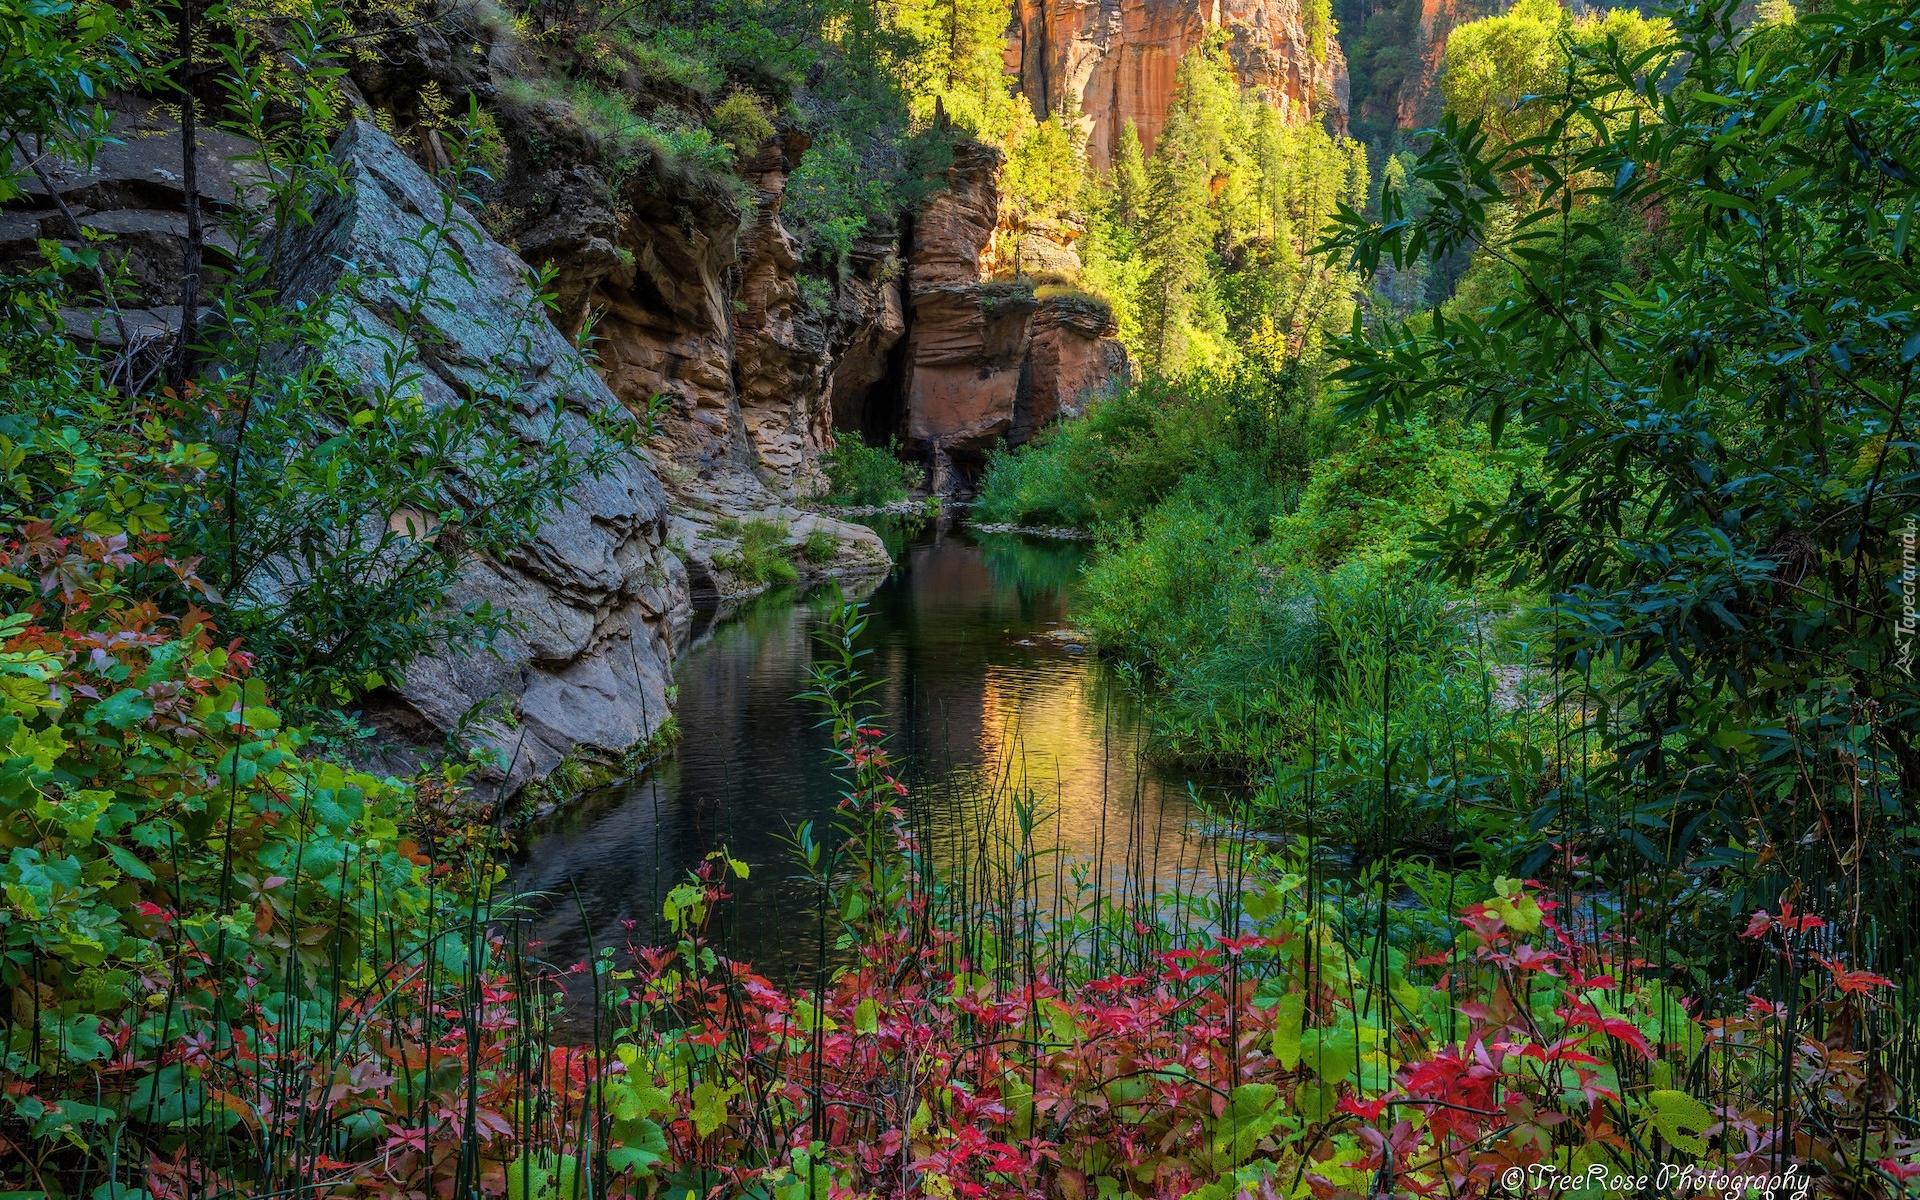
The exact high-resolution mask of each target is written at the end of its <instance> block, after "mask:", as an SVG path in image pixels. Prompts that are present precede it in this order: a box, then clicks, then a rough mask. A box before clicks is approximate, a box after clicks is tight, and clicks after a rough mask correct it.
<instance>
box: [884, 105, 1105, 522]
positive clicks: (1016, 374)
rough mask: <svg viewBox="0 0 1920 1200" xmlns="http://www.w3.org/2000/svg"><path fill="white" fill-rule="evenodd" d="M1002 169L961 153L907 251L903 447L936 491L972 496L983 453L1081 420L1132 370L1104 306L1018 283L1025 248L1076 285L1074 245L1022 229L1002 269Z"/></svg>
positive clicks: (987, 157) (985, 150)
mask: <svg viewBox="0 0 1920 1200" xmlns="http://www.w3.org/2000/svg"><path fill="white" fill-rule="evenodd" d="M1001 166H1002V159H1001V155H1000V152H999V151H998V150H995V149H994V148H993V147H991V146H985V145H981V144H980V143H978V142H962V143H960V144H959V145H958V146H956V147H955V149H954V155H953V163H952V165H951V166H950V167H949V168H948V169H947V173H946V186H945V187H944V188H943V189H942V190H940V191H939V192H936V193H935V194H934V195H933V196H932V197H931V198H930V199H929V200H928V201H927V203H926V205H925V207H924V208H923V209H922V211H921V214H920V216H919V219H918V220H916V221H915V222H914V226H913V237H912V241H911V245H910V246H909V247H908V251H907V308H908V335H907V346H906V356H905V357H906V371H905V378H904V380H903V387H904V391H905V396H904V402H905V425H906V430H905V438H904V441H905V444H906V447H907V449H908V451H909V452H910V453H913V454H915V455H919V456H922V457H923V458H924V459H925V461H926V462H927V463H928V467H929V479H930V484H931V486H932V488H933V489H934V490H935V491H936V492H939V493H941V494H943V495H965V494H967V493H969V492H970V491H971V490H972V483H973V481H974V480H975V479H976V478H978V476H979V474H980V471H981V469H982V468H983V467H984V466H985V462H986V456H987V454H988V452H989V451H991V450H993V449H994V448H995V447H997V446H1000V445H1002V444H1006V443H1013V444H1019V443H1020V442H1023V441H1025V440H1027V439H1028V438H1030V437H1031V436H1032V435H1033V433H1034V432H1035V431H1037V430H1038V429H1039V428H1040V427H1041V426H1043V425H1045V424H1047V423H1048V422H1050V421H1052V420H1053V419H1055V418H1056V417H1058V416H1059V415H1060V414H1062V413H1063V412H1064V413H1069V414H1071V413H1074V412H1076V411H1077V410H1078V406H1079V405H1080V404H1082V403H1084V401H1085V399H1086V397H1087V396H1089V395H1091V394H1093V393H1094V392H1096V391H1098V390H1099V389H1100V388H1102V387H1104V386H1106V385H1107V384H1108V383H1110V382H1111V381H1113V380H1114V379H1117V378H1121V377H1123V376H1124V375H1125V374H1126V372H1127V370H1128V366H1127V357H1126V352H1125V350H1123V349H1122V348H1121V346H1120V343H1119V342H1118V341H1116V340H1114V338H1113V333H1114V328H1113V319H1112V315H1111V313H1110V312H1109V311H1108V310H1107V307H1106V305H1105V304H1103V303H1101V302H1100V301H1098V300H1097V299H1095V298H1093V297H1091V296H1088V295H1086V294H1084V293H1081V292H1077V291H1074V290H1073V289H1072V288H1070V287H1062V286H1057V285H1056V286H1043V287H1039V288H1036V287H1035V285H1034V282H1033V280H1032V279H1031V278H1027V277H1023V272H1022V270H1021V266H1020V260H1022V259H1024V258H1026V257H1027V255H1028V253H1031V250H1030V249H1029V250H1027V251H1022V250H1021V249H1020V247H1022V246H1025V245H1026V243H1027V242H1029V241H1031V242H1033V243H1034V244H1036V245H1038V244H1045V245H1046V246H1047V247H1048V248H1049V249H1048V251H1047V253H1046V261H1047V262H1048V263H1049V264H1050V267H1051V269H1050V270H1049V272H1048V273H1047V276H1046V277H1047V278H1050V279H1071V278H1072V276H1073V275H1075V274H1077V273H1078V270H1079V259H1078V257H1077V256H1076V255H1075V254H1074V252H1073V250H1072V248H1071V246H1070V245H1063V244H1061V243H1060V242H1055V241H1051V240H1049V239H1048V238H1047V237H1046V236H1044V233H1045V231H1028V232H1027V233H1026V235H1025V236H1024V237H1022V238H1020V239H1018V240H1015V241H1013V242H1012V245H1014V246H1015V247H1016V249H1015V251H1014V254H1013V258H1014V261H1013V262H1010V263H1003V262H1000V261H999V253H998V252H999V251H1000V250H1001V248H1002V247H1004V246H1006V245H1007V244H1008V241H1007V239H1005V238H1003V237H998V236H996V235H997V234H1002V233H1005V232H1007V230H1006V228H1005V220H1006V218H1005V215H1004V214H1003V213H1002V212H1001V206H1000V187H999V179H1000V170H1001ZM1061 236H1062V237H1063V240H1064V235H1061Z"/></svg>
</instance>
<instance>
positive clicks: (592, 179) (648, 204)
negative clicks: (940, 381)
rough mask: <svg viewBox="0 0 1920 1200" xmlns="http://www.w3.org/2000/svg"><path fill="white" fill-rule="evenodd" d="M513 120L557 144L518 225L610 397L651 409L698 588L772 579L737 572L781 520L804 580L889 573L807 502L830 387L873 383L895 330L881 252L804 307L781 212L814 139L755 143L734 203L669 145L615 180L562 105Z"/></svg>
mask: <svg viewBox="0 0 1920 1200" xmlns="http://www.w3.org/2000/svg"><path fill="white" fill-rule="evenodd" d="M513 121H514V123H515V125H516V127H518V128H520V129H522V130H532V131H537V134H538V136H537V137H534V138H529V139H528V140H529V141H536V142H538V143H539V144H541V145H544V146H546V147H548V148H549V152H548V153H547V154H546V155H545V156H544V157H543V159H542V160H541V161H535V160H534V157H533V156H532V155H530V154H524V153H523V154H522V156H521V160H520V161H519V162H518V163H517V164H516V170H515V172H514V173H513V175H512V178H513V180H514V182H513V185H512V194H513V196H514V197H515V198H516V200H518V201H520V202H521V203H523V204H525V208H524V210H522V211H521V212H520V216H519V220H518V222H517V225H516V231H515V232H514V233H513V234H512V236H513V238H514V240H515V242H516V244H518V245H519V247H520V248H521V251H522V252H523V253H525V254H527V255H529V256H530V257H532V258H535V259H536V260H538V261H542V262H546V263H549V264H551V265H552V266H553V267H554V268H555V269H556V270H557V272H558V276H559V278H560V279H561V280H562V281H564V286H563V288H562V293H561V312H560V317H561V321H562V324H563V326H565V327H569V328H580V327H583V326H587V325H589V324H590V326H591V332H592V336H593V339H594V348H595V351H596V353H597V355H598V359H599V366H600V371H601V374H602V376H603V377H604V378H605V380H606V382H607V385H608V386H609V387H610V388H611V389H612V390H613V393H614V395H615V396H617V397H619V399H620V400H621V401H622V402H623V403H624V404H626V406H627V407H628V408H629V409H630V410H631V411H633V412H634V413H636V414H648V413H651V414H652V415H653V418H654V419H655V421H656V424H657V433H656V436H655V437H654V438H653V439H652V441H651V443H650V444H651V445H652V446H653V448H654V449H655V450H656V452H657V456H658V459H659V466H660V477H661V481H662V482H663V484H664V485H665V487H666V490H667V494H668V497H669V500H670V509H671V514H672V515H671V523H672V533H671V536H672V540H673V543H674V546H675V548H676V549H677V551H678V552H679V553H680V555H681V557H682V558H683V559H684V560H685V562H686V564H687V567H688V570H689V572H690V573H691V580H692V587H693V593H694V596H695V598H696V599H700V600H716V599H723V598H730V597H738V596H741V595H743V594H748V593H751V592H753V591H756V590H759V589H761V588H763V587H764V586H765V581H764V580H763V579H760V578H756V577H755V576H754V575H753V574H752V573H751V572H750V571H747V570H743V567H744V566H745V565H746V564H745V563H744V562H743V560H742V557H741V544H742V540H743V529H744V527H745V526H747V525H750V524H753V523H755V522H759V523H763V524H770V525H772V526H774V527H775V528H776V529H777V531H778V537H779V538H780V539H781V540H782V541H783V542H784V543H785V545H786V546H787V548H788V550H789V554H788V557H789V559H790V561H791V562H792V563H793V565H794V567H795V568H796V569H797V570H798V572H799V573H800V575H801V577H802V578H803V579H806V578H820V577H825V576H835V575H862V574H872V573H875V572H879V571H884V570H886V568H887V567H888V566H889V565H890V560H889V559H888V556H887V553H886V549H885V547H884V546H883V545H882V544H881V541H880V538H879V536H878V535H877V534H875V533H874V532H873V531H872V530H870V529H868V528H866V527H865V526H862V525H856V524H853V523H850V522H845V521H839V520H835V519H834V518H832V517H829V516H825V515H822V514H819V513H816V512H813V511H810V510H809V509H807V508H806V507H804V505H803V504H802V502H803V501H805V500H807V499H808V498H810V497H812V496H814V495H817V494H818V493H819V492H821V491H822V490H824V486H825V478H824V475H823V474H822V472H821V469H820V457H821V455H822V454H824V453H826V452H827V451H829V450H830V449H831V448H832V446H833V389H834V387H835V386H836V385H837V384H838V383H839V382H840V381H841V380H842V379H844V380H845V381H846V386H848V387H850V388H861V387H865V386H869V385H870V384H871V382H872V380H873V379H874V378H877V377H878V374H879V373H880V371H881V370H882V368H876V367H875V366H874V365H873V364H874V363H875V362H876V361H878V362H881V363H884V361H885V357H886V354H887V352H888V351H889V350H890V349H891V346H892V341H893V340H894V339H895V338H897V337H898V336H899V329H900V326H901V316H900V314H901V306H900V304H899V302H898V300H897V298H890V297H888V296H886V295H884V292H885V290H886V285H885V284H884V283H883V282H880V281H879V279H878V277H879V276H880V275H881V274H883V273H884V265H885V264H884V263H869V264H865V265H864V266H862V267H860V268H858V269H856V270H855V272H854V273H853V279H852V280H851V281H850V283H849V285H848V286H846V287H843V288H842V289H841V291H842V293H844V295H843V296H838V297H836V298H835V300H834V302H833V303H831V304H830V305H828V306H827V307H826V308H825V309H824V310H820V311H816V309H814V308H813V307H811V306H809V305H808V304H806V303H805V302H804V301H803V298H802V295H801V292H800V286H799V266H800V262H799V246H798V244H797V242H796V240H795V239H794V237H793V235H792V234H791V233H790V232H789V231H788V230H787V229H786V227H785V225H784V224H783V223H782V222H781V219H780V208H781V203H782V200H783V197H784V194H785V189H786V179H787V176H788V174H789V173H790V172H791V171H792V169H793V167H794V165H795V164H796V163H797V162H798V160H799V158H800V156H801V155H802V154H804V153H805V151H806V147H807V141H806V138H805V137H804V136H802V135H800V134H799V133H797V132H795V131H792V130H787V131H785V132H781V133H776V134H775V135H774V136H773V137H771V138H769V139H767V140H766V141H765V142H763V143H762V144H761V145H760V146H759V147H757V148H754V149H752V150H750V151H749V152H748V153H747V154H745V155H744V156H743V157H742V159H741V162H740V164H739V174H740V176H741V178H742V179H743V180H744V181H745V182H746V184H747V187H748V193H749V194H748V195H747V196H745V197H741V196H739V195H736V194H735V193H734V192H733V191H732V190H731V189H730V188H729V187H728V186H727V183H726V182H725V181H724V180H721V179H718V178H716V177H713V176H710V175H706V174H703V173H700V172H697V171H688V170H682V169H679V168H677V167H675V166H674V165H673V164H672V163H670V162H669V161H667V159H666V158H665V156H663V155H655V156H652V157H651V158H649V159H648V160H647V162H646V163H645V165H644V166H643V167H642V168H641V169H638V170H636V171H634V172H633V174H632V177H631V178H629V179H627V180H626V181H625V182H624V183H623V184H621V185H620V186H619V187H618V188H615V187H613V186H611V185H609V184H608V183H607V182H606V181H605V179H604V178H603V177H602V176H601V175H600V173H599V172H598V171H597V170H596V169H595V168H594V167H593V166H592V165H590V163H591V160H592V155H591V153H590V152H589V150H588V148H587V147H586V146H585V145H584V144H583V143H584V138H585V135H584V132H583V131H581V130H579V129H577V128H575V127H574V125H573V118H572V117H571V116H570V114H568V113H567V112H566V111H565V110H564V108H562V107H561V106H559V105H548V106H546V107H544V108H534V109H529V110H525V111H521V112H517V113H514V114H513ZM575 143H581V144H579V145H578V148H577V149H575V148H574V144H575ZM555 148H558V149H559V152H558V153H555V152H553V151H554V149H555ZM743 200H744V202H743ZM527 201H537V203H526V202H527ZM850 310H857V311H850ZM803 548H807V549H810V550H811V553H803V552H802V551H803Z"/></svg>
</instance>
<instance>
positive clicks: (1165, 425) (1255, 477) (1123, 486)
mask: <svg viewBox="0 0 1920 1200" xmlns="http://www.w3.org/2000/svg"><path fill="white" fill-rule="evenodd" d="M1310 414H1311V399H1310V392H1309V389H1308V388H1307V386H1306V380H1305V379H1304V377H1303V376H1302V374H1301V372H1300V371H1299V370H1298V369H1297V368H1288V369H1286V370H1282V371H1268V370H1265V369H1262V368H1260V367H1258V366H1253V365H1249V366H1243V367H1241V368H1239V369H1237V370H1234V371H1228V372H1196V373H1194V374H1191V375H1188V376H1186V377H1183V378H1181V379H1178V380H1168V379H1165V378H1161V377H1159V376H1149V377H1147V378H1146V379H1144V380H1141V381H1139V382H1135V383H1129V384H1126V385H1123V386H1121V387H1118V388H1115V389H1114V390H1113V391H1112V392H1111V393H1110V394H1108V395H1107V396H1105V397H1103V398H1101V399H1098V400H1095V401H1094V402H1093V403H1091V404H1089V405H1088V406H1087V410H1086V412H1085V414H1084V415H1082V416H1081V417H1079V418H1078V419H1077V420H1071V421H1063V422H1061V423H1060V424H1058V425H1055V426H1053V427H1051V428H1050V429H1048V430H1046V431H1045V432H1043V433H1042V434H1041V435H1040V437H1039V438H1038V439H1036V440H1035V441H1034V442H1033V444H1031V445H1029V446H1024V447H1021V448H1019V449H1016V450H1012V451H1000V452H997V453H995V454H993V455H992V456H991V457H990V458H989V459H988V461H987V471H986V474H985V475H984V476H983V477H982V479H981V481H980V495H979V498H978V499H977V500H976V501H975V503H974V512H975V514H976V515H977V516H979V517H980V518H982V519H984V520H987V521H1002V522H1007V523H1010V524H1017V525H1068V526H1073V527H1076V528H1081V529H1099V528H1101V527H1103V526H1108V525H1114V524H1118V523H1123V522H1127V521H1133V520H1137V519H1139V518H1142V517H1144V516H1146V515H1147V514H1148V513H1150V512H1151V511H1152V510H1153V509H1154V507H1155V506H1156V505H1158V504H1160V503H1161V502H1162V501H1163V500H1165V499H1166V498H1167V497H1168V496H1169V495H1171V494H1172V493H1173V492H1174V490H1175V489H1176V488H1177V487H1179V486H1181V484H1182V481H1184V480H1186V479H1188V478H1189V477H1190V476H1193V475H1195V474H1196V473H1207V474H1210V475H1213V476H1219V477H1231V479H1232V480H1233V483H1232V486H1236V487H1243V486H1246V485H1248V484H1249V483H1253V484H1254V485H1255V486H1259V487H1265V486H1266V484H1265V482H1264V481H1267V480H1271V481H1273V482H1274V483H1276V484H1280V485H1285V484H1287V483H1289V482H1292V481H1297V480H1298V479H1299V478H1300V477H1301V476H1302V475H1303V474H1304V471H1305V467H1306V462H1307V457H1308V450H1309V446H1310V443H1311V442H1312V440H1313V433H1312V428H1311V423H1310ZM1262 523H1263V524H1264V521H1263V522H1262Z"/></svg>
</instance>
